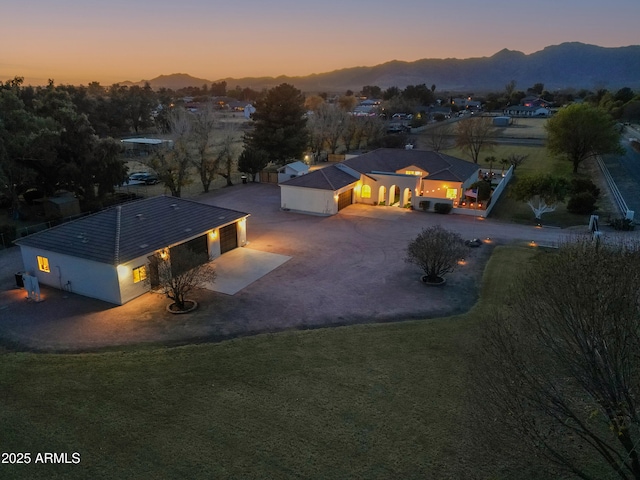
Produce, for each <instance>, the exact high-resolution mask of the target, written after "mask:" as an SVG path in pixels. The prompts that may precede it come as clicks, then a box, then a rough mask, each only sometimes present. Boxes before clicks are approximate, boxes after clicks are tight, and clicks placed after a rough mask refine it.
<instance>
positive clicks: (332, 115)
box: [307, 103, 348, 153]
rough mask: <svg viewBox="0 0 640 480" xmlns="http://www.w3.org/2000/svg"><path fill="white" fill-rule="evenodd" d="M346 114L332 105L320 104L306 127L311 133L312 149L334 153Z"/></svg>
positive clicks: (341, 133)
mask: <svg viewBox="0 0 640 480" xmlns="http://www.w3.org/2000/svg"><path fill="white" fill-rule="evenodd" d="M347 117H348V116H347V113H346V112H345V111H344V110H342V109H341V108H340V107H338V106H337V105H334V104H329V103H321V104H320V105H319V106H318V108H317V109H316V110H315V111H314V112H313V114H312V115H311V116H310V117H309V120H308V122H307V127H308V128H309V131H310V132H311V143H312V148H315V149H318V150H317V153H319V151H320V149H322V148H325V147H326V148H327V150H329V152H330V153H336V151H337V149H338V146H339V145H340V140H341V139H342V135H343V132H344V129H345V127H346V126H347Z"/></svg>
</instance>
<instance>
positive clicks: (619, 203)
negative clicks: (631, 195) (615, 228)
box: [598, 157, 634, 220]
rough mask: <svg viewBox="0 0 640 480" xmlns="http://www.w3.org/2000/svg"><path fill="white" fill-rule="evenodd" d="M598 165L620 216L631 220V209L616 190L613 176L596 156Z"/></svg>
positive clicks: (632, 213)
mask: <svg viewBox="0 0 640 480" xmlns="http://www.w3.org/2000/svg"><path fill="white" fill-rule="evenodd" d="M598 166H599V167H600V170H601V171H602V174H603V175H604V178H605V180H606V181H607V185H608V186H609V189H610V190H611V195H612V196H613V200H614V201H615V203H616V205H617V207H618V208H619V209H620V212H621V213H622V216H623V217H624V218H626V219H628V220H633V215H634V212H633V210H629V207H628V206H627V202H625V201H624V198H623V197H622V194H621V193H620V190H618V186H617V185H616V182H614V181H613V177H612V176H611V174H610V173H609V169H608V168H607V166H606V165H605V164H604V162H603V161H602V159H601V158H600V157H598Z"/></svg>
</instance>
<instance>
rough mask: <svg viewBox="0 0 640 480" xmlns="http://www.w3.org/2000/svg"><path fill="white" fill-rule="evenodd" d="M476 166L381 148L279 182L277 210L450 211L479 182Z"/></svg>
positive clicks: (435, 154)
mask: <svg viewBox="0 0 640 480" xmlns="http://www.w3.org/2000/svg"><path fill="white" fill-rule="evenodd" d="M478 171H479V168H478V165H476V164H474V163H472V162H468V161H466V160H462V159H459V158H456V157H451V156H449V155H444V154H442V153H438V152H433V151H424V150H412V149H405V150H400V149H391V148H380V149H378V150H374V151H373V152H369V153H365V154H363V155H359V156H356V157H352V158H349V159H348V160H345V161H344V162H342V163H338V164H335V165H331V166H328V167H325V168H321V169H318V170H315V171H313V172H310V173H308V174H307V175H303V176H299V177H295V178H292V179H290V180H287V181H285V182H282V183H280V206H281V208H282V209H284V210H293V211H298V212H303V213H311V214H315V215H335V214H336V213H338V211H340V210H341V209H343V208H345V207H347V206H349V205H351V204H353V203H365V204H369V205H387V206H398V207H405V206H408V205H411V206H413V207H414V208H421V205H422V208H424V205H426V204H427V203H426V202H428V204H429V205H430V207H429V208H430V209H433V205H435V204H436V203H449V204H450V205H451V206H453V207H455V206H456V205H458V203H459V202H461V201H462V199H463V195H464V191H465V190H466V189H468V188H469V186H470V185H471V184H473V183H474V182H476V181H477V179H478Z"/></svg>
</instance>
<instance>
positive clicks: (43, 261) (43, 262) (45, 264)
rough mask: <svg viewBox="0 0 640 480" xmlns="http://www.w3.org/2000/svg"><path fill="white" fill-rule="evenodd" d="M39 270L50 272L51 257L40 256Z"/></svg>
mask: <svg viewBox="0 0 640 480" xmlns="http://www.w3.org/2000/svg"><path fill="white" fill-rule="evenodd" d="M38 270H40V271H41V272H47V273H49V272H50V270H49V259H48V258H46V257H40V256H39V257H38Z"/></svg>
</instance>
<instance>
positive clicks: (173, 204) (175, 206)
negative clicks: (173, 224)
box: [169, 203, 178, 210]
mask: <svg viewBox="0 0 640 480" xmlns="http://www.w3.org/2000/svg"><path fill="white" fill-rule="evenodd" d="M169 206H170V207H171V208H173V209H174V210H177V209H178V204H177V203H172V204H171V205H169Z"/></svg>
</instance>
